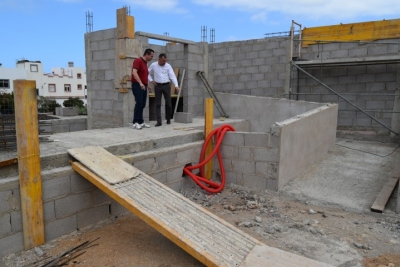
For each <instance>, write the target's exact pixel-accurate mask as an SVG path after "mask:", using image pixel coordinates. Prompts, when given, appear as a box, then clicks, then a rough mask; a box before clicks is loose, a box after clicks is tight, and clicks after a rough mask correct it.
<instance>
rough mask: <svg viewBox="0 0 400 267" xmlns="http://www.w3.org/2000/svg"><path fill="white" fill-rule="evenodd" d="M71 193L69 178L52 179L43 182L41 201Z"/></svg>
mask: <svg viewBox="0 0 400 267" xmlns="http://www.w3.org/2000/svg"><path fill="white" fill-rule="evenodd" d="M70 193H71V179H70V176H69V175H68V176H64V177H60V178H54V179H49V180H44V181H43V200H44V201H47V200H50V199H53V198H59V197H63V196H65V195H68V194H70Z"/></svg>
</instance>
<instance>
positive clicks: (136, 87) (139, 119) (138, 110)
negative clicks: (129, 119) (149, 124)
mask: <svg viewBox="0 0 400 267" xmlns="http://www.w3.org/2000/svg"><path fill="white" fill-rule="evenodd" d="M145 87H146V89H145V90H143V89H142V88H140V84H139V83H132V93H133V95H134V96H135V102H136V104H135V109H134V110H133V124H135V123H139V124H142V123H143V122H144V120H143V110H144V108H145V107H146V101H147V85H145Z"/></svg>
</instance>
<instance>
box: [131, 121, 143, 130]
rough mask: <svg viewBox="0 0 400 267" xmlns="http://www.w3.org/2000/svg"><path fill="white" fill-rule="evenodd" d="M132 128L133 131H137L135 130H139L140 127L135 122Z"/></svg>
mask: <svg viewBox="0 0 400 267" xmlns="http://www.w3.org/2000/svg"><path fill="white" fill-rule="evenodd" d="M132 128H133V129H137V130H141V129H142V126H140V124H139V123H137V122H136V123H134V124H133V126H132Z"/></svg>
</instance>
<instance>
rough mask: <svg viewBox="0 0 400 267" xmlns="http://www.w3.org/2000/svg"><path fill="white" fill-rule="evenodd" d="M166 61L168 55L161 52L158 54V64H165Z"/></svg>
mask: <svg viewBox="0 0 400 267" xmlns="http://www.w3.org/2000/svg"><path fill="white" fill-rule="evenodd" d="M166 62H167V55H166V54H164V53H161V54H160V55H159V56H158V65H160V66H164V65H165V63H166Z"/></svg>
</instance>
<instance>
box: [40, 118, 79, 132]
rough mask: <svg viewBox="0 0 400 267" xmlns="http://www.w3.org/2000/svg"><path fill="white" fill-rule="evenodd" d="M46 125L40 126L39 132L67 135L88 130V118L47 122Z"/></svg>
mask: <svg viewBox="0 0 400 267" xmlns="http://www.w3.org/2000/svg"><path fill="white" fill-rule="evenodd" d="M44 122H45V123H46V124H44V125H41V124H39V131H40V132H41V133H42V132H43V133H44V134H46V133H66V132H76V131H84V130H86V129H87V117H86V116H80V117H74V118H68V119H58V120H46V121H44Z"/></svg>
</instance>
